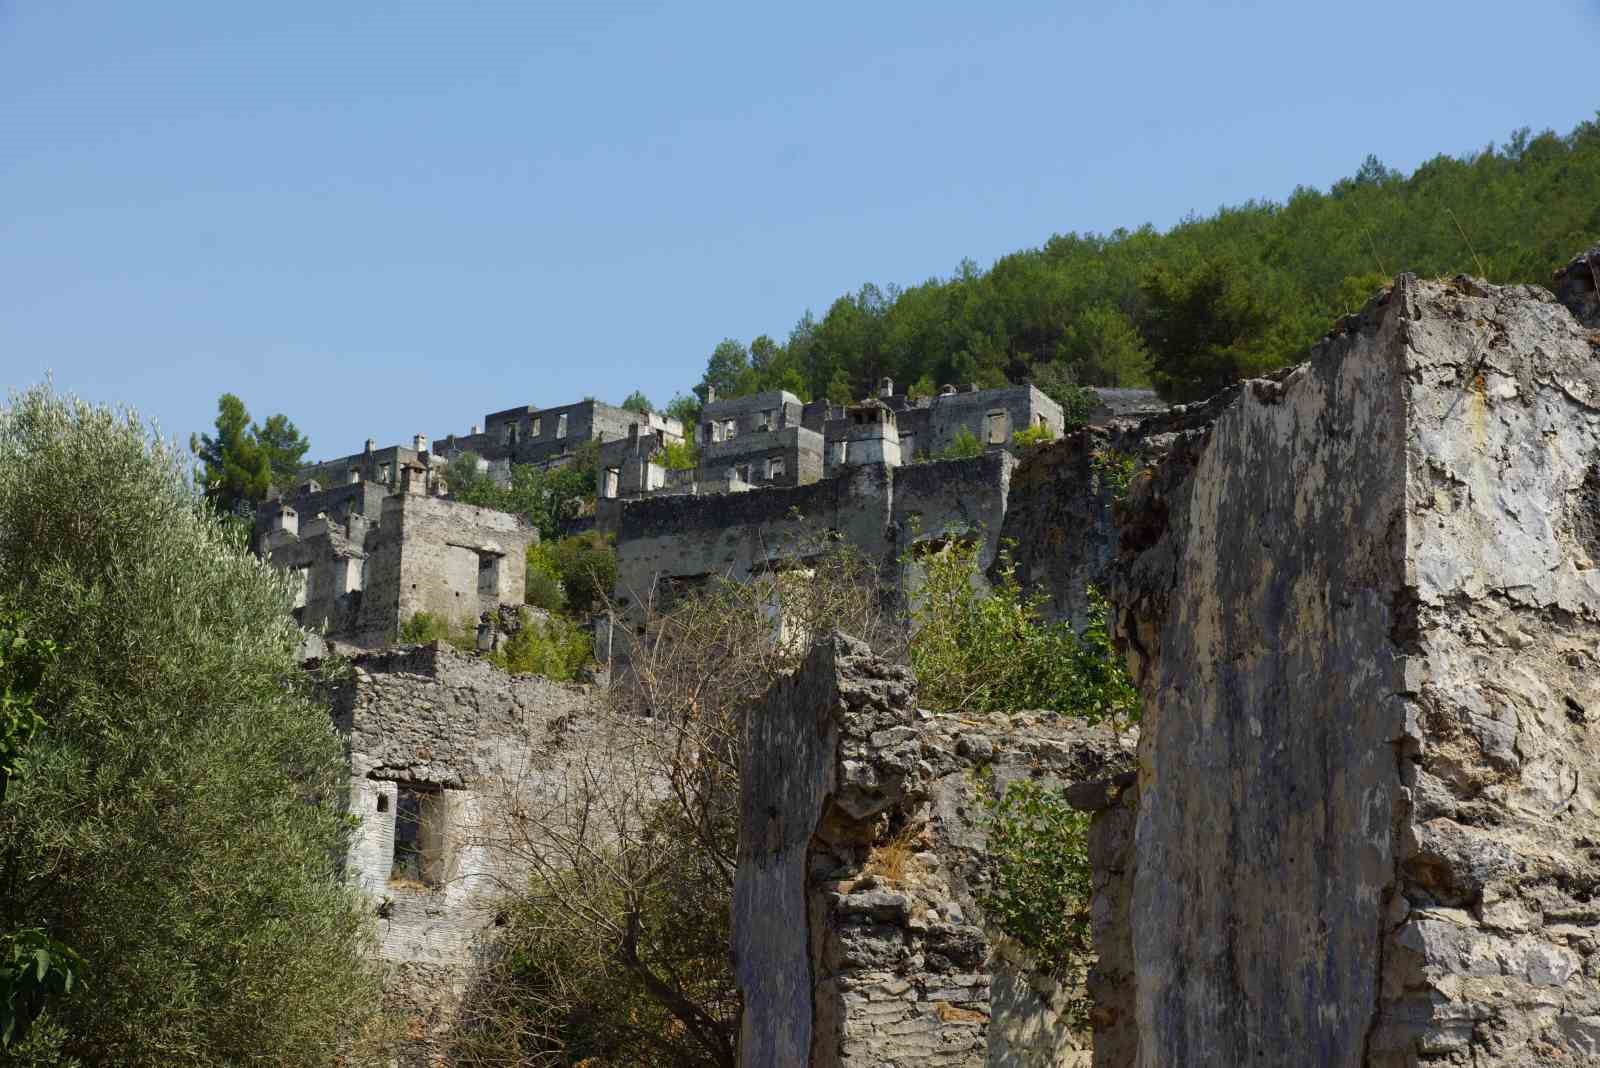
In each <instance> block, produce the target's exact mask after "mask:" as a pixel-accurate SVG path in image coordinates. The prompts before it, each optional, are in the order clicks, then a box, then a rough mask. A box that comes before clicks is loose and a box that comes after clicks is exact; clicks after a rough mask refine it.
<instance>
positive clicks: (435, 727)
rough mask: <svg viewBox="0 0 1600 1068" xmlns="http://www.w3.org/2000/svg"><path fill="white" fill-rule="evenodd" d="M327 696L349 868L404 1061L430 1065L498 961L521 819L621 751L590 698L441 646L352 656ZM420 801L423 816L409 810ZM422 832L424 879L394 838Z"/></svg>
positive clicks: (517, 872)
mask: <svg viewBox="0 0 1600 1068" xmlns="http://www.w3.org/2000/svg"><path fill="white" fill-rule="evenodd" d="M328 698H329V702H330V705H331V708H332V713H333V719H334V724H335V726H336V727H337V728H338V729H339V731H340V732H341V733H342V734H344V736H345V737H346V739H347V743H348V747H349V754H350V765H351V773H352V774H351V786H350V797H349V802H348V803H349V810H350V812H351V813H352V814H353V815H355V816H357V817H359V819H360V826H359V830H358V831H357V833H356V834H355V836H354V838H353V840H352V842H351V845H350V848H349V853H348V855H347V858H346V871H347V874H348V875H349V877H350V878H351V879H352V880H354V881H355V883H356V884H357V885H358V886H360V888H361V889H362V890H363V891H364V892H365V894H366V896H367V899H368V900H369V902H371V905H372V908H373V911H374V912H375V914H376V915H377V917H378V924H379V934H380V938H381V953H382V957H383V959H384V960H385V961H386V962H388V963H389V964H390V965H392V967H393V973H392V975H391V977H390V980H389V983H388V986H387V989H386V996H387V997H388V999H389V1000H390V1001H391V1002H392V1003H393V1004H394V1005H395V1006H397V1007H400V1008H401V1009H403V1011H405V1012H406V1013H407V1014H409V1015H410V1017H411V1025H410V1027H411V1037H412V1039H413V1040H414V1041H413V1042H412V1044H411V1046H410V1048H409V1049H408V1058H411V1059H415V1060H416V1062H417V1063H427V1058H428V1056H430V1055H431V1054H432V1052H435V1051H436V1047H437V1046H438V1045H439V1044H440V1043H442V1042H443V1041H444V1036H445V1035H446V1034H447V1032H448V1030H449V1027H450V1025H451V1022H452V1020H453V1014H454V1011H455V1008H456V1006H457V1004H458V1002H459V999H460V998H461V996H462V994H463V993H464V992H465V991H466V989H467V987H468V985H469V983H470V981H471V978H472V974H473V965H474V963H475V962H476V961H477V960H479V959H480V957H481V956H482V955H483V954H484V953H486V952H489V951H490V947H491V946H492V943H493V932H494V929H495V917H496V913H497V910H498V908H499V902H500V900H501V898H502V897H503V895H504V894H506V893H507V892H510V891H513V890H515V888H516V887H517V886H518V885H519V880H520V877H521V875H523V874H525V869H524V867H523V861H521V860H519V859H518V855H517V852H516V851H515V849H513V848H511V847H510V844H511V838H510V836H511V835H512V834H513V832H514V827H513V826H512V825H511V823H510V821H512V820H513V819H514V813H515V812H516V811H519V810H521V811H533V812H539V811H544V810H547V809H549V808H551V807H552V806H550V805H548V804H545V803H544V801H545V799H547V798H549V797H552V796H554V794H555V792H556V791H558V790H560V789H561V788H562V786H563V784H564V783H565V782H566V776H567V775H568V773H569V769H570V768H572V767H573V766H574V764H575V762H577V761H579V760H581V759H582V757H583V754H584V753H586V752H591V751H594V752H602V751H607V750H609V749H612V748H614V747H615V746H616V745H618V744H619V740H618V738H617V737H616V736H614V734H613V733H612V732H611V731H610V730H609V729H608V727H607V720H606V719H605V717H604V716H601V715H599V714H598V710H597V708H596V698H595V694H594V691H593V689H592V688H590V687H587V686H580V685H576V684H571V683H558V682H551V681H550V680H548V679H544V678H540V677H537V676H518V677H512V676H508V675H506V674H505V673H504V672H501V671H499V670H498V669H496V668H494V667H492V666H491V665H489V664H487V663H485V662H484V661H481V660H477V659H474V658H472V657H469V656H466V655H464V654H462V653H459V652H456V651H455V650H453V649H451V648H450V647H449V646H446V645H443V644H440V643H435V644H432V645H423V646H405V647H397V648H393V649H389V650H385V651H382V652H373V653H364V654H361V655H358V656H356V657H355V658H354V659H353V660H352V661H351V663H350V670H349V673H348V675H346V676H345V677H344V678H342V679H340V680H339V681H337V682H335V683H334V684H332V685H331V686H330V688H329V691H328ZM416 797H421V798H423V799H425V801H426V802H427V807H426V809H425V810H423V811H422V812H420V814H419V813H417V811H416V810H414V809H413V810H410V811H407V809H406V806H405V805H404V804H402V801H403V800H405V799H406V798H416ZM407 819H420V820H422V821H424V822H425V824H426V826H424V827H422V828H407V827H406V826H405V825H404V821H405V820H407ZM419 829H420V830H421V831H422V832H423V835H424V837H425V839H426V842H427V845H426V850H427V851H431V853H430V855H428V856H427V857H426V858H425V859H426V861H427V864H428V870H427V871H425V872H418V871H415V870H412V869H408V868H407V867H406V866H405V863H404V861H405V858H404V857H403V856H400V855H397V851H396V847H395V839H396V833H397V830H398V831H399V833H400V834H401V836H402V838H405V837H406V835H407V834H408V833H409V832H412V831H416V830H419ZM403 852H404V851H403V850H402V853H403ZM397 861H398V863H397ZM419 874H421V875H423V876H424V877H422V878H418V877H417V876H418V875H419Z"/></svg>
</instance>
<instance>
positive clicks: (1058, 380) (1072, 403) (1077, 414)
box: [1028, 360, 1100, 431]
mask: <svg viewBox="0 0 1600 1068" xmlns="http://www.w3.org/2000/svg"><path fill="white" fill-rule="evenodd" d="M1028 374H1029V376H1030V378H1031V379H1032V381H1033V384H1034V385H1035V386H1037V387H1038V389H1039V392H1041V393H1043V394H1044V395H1045V396H1046V397H1049V398H1050V399H1051V400H1053V401H1055V402H1056V403H1057V404H1059V405H1061V424H1062V426H1063V427H1065V428H1066V429H1067V430H1069V431H1070V430H1076V429H1078V428H1079V427H1081V426H1088V425H1089V417H1090V416H1092V415H1093V414H1094V410H1095V409H1096V408H1098V407H1099V406H1100V396H1099V394H1097V393H1096V392H1095V391H1094V390H1092V389H1090V388H1089V387H1088V386H1082V385H1079V384H1078V378H1077V376H1076V375H1075V374H1074V373H1073V370H1072V368H1071V367H1070V366H1069V365H1067V364H1064V363H1062V362H1060V361H1059V360H1052V361H1049V362H1046V363H1036V364H1034V365H1033V367H1032V369H1031V370H1030V371H1029V372H1028Z"/></svg>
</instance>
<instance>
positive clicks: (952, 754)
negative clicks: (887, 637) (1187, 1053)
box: [733, 636, 1132, 1068]
mask: <svg viewBox="0 0 1600 1068" xmlns="http://www.w3.org/2000/svg"><path fill="white" fill-rule="evenodd" d="M750 722H751V726H750V731H749V735H748V738H747V741H746V748H745V753H744V765H743V767H744V774H743V777H742V780H743V791H744V792H743V797H742V803H741V811H742V817H741V826H740V838H739V870H738V875H737V878H736V881H735V888H734V906H733V930H734V959H735V966H736V973H737V978H738V982H739V986H740V989H741V991H742V993H743V995H744V999H745V1009H744V1016H743V1020H742V1034H741V1044H740V1057H741V1062H742V1063H744V1064H747V1065H768V1064H773V1065H776V1064H783V1065H803V1064H811V1065H838V1066H845V1065H859V1066H863V1068H864V1066H868V1065H872V1066H902V1068H910V1066H913V1065H916V1066H922V1065H984V1064H988V1065H1008V1066H1009V1065H1016V1066H1021V1065H1046V1064H1048V1065H1069V1066H1070V1065H1087V1064H1088V1058H1089V1054H1088V1052H1087V1049H1086V1045H1087V1042H1086V1036H1085V1035H1083V1034H1081V1033H1077V1032H1075V1031H1074V1030H1073V1028H1072V1027H1071V1026H1070V1024H1069V1019H1068V1016H1067V1014H1066V1012H1065V1010H1066V1008H1067V1001H1068V999H1069V997H1070V996H1072V994H1073V993H1074V992H1073V991H1069V990H1065V989H1062V988H1061V987H1060V986H1059V985H1058V984H1055V983H1053V982H1051V981H1050V980H1048V979H1047V978H1043V977H1042V976H1041V975H1040V974H1039V969H1037V967H1036V966H1035V962H1033V961H1031V960H1029V959H1028V957H1027V954H1026V953H1025V952H1023V951H1022V950H1021V949H1020V947H1018V946H1016V945H1014V944H1010V943H1008V942H1007V940H1006V939H1004V938H1003V937H1001V936H999V935H998V933H997V932H994V931H990V930H986V929H985V926H984V919H983V915H982V909H981V907H980V904H979V898H980V895H981V893H982V890H983V888H984V887H985V886H986V885H987V884H988V880H989V878H990V873H989V861H988V857H987V853H986V839H987V815H986V813H987V805H986V803H985V799H986V798H987V797H990V796H994V795H996V794H1001V793H1003V792H1004V790H1005V789H1006V788H1007V787H1008V786H1009V785H1010V784H1011V783H1013V782H1015V781H1016V780H1018V779H1019V778H1024V777H1031V778H1041V779H1044V780H1046V781H1048V782H1050V783H1052V784H1059V785H1063V786H1067V785H1069V784H1076V783H1083V782H1093V781H1098V780H1100V779H1102V778H1104V777H1106V776H1108V775H1110V774H1113V773H1115V772H1117V771H1121V770H1123V769H1127V768H1129V767H1131V763H1132V752H1131V741H1129V740H1127V739H1119V738H1117V737H1116V736H1114V735H1113V734H1112V732H1111V731H1109V730H1108V729H1103V728H1088V727H1086V726H1084V725H1082V724H1079V723H1076V722H1074V721H1067V720H1062V719H1061V718H1059V717H1056V716H1053V715H1032V716H1030V715H1023V716H1017V717H1005V716H983V717H943V716H934V715H932V714H931V713H928V712H924V711H918V710H917V708H916V701H915V681H914V679H913V678H912V676H911V674H910V672H909V671H908V670H907V669H905V668H901V667H896V666H894V665H892V664H889V663H887V662H885V661H883V660H880V659H878V658H876V657H874V656H873V655H872V654H871V652H870V650H868V649H867V647H866V646H865V645H864V644H863V643H860V642H858V641H855V640H853V639H850V638H845V637H841V636H833V637H830V638H828V639H825V640H823V641H822V642H820V643H819V644H818V646H817V648H816V649H815V650H814V651H813V653H812V654H811V656H810V657H809V658H808V660H807V662H806V663H805V665H804V666H803V667H802V668H801V669H800V670H799V671H798V672H797V673H796V674H795V675H794V676H793V677H791V678H789V679H785V680H780V681H779V682H778V683H777V684H776V685H775V686H774V687H773V689H772V690H771V691H770V692H769V694H768V695H767V697H766V699H765V702H764V704H763V706H762V707H761V708H760V709H759V710H758V711H757V712H756V713H755V714H754V715H753V716H752V718H751V721H750Z"/></svg>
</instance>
